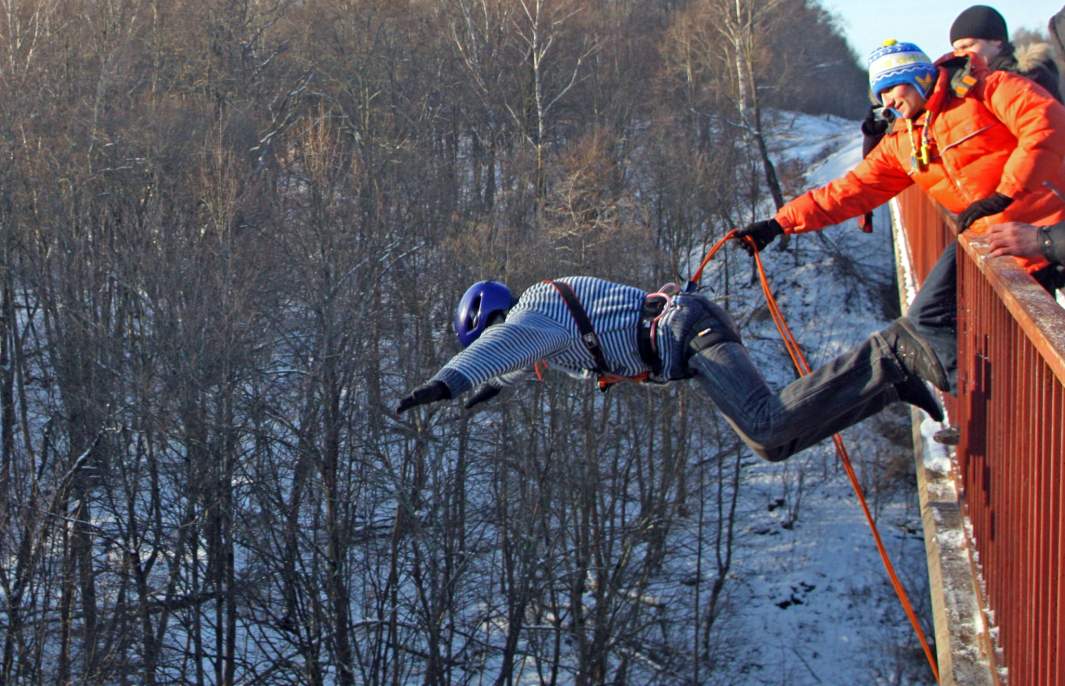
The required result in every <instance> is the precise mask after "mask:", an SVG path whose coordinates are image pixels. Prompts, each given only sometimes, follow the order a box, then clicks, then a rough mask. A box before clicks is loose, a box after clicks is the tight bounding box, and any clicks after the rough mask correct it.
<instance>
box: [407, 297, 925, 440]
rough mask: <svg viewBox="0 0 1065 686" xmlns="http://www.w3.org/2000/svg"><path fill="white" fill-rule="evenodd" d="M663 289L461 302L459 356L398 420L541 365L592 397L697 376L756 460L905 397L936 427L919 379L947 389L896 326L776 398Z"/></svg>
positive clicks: (709, 308)
mask: <svg viewBox="0 0 1065 686" xmlns="http://www.w3.org/2000/svg"><path fill="white" fill-rule="evenodd" d="M678 290H679V289H677V288H676V286H675V285H673V284H670V285H669V287H664V288H663V289H661V290H660V291H658V292H656V293H647V292H645V291H642V290H640V289H638V288H633V287H631V286H625V285H623V284H618V283H613V282H610V281H604V280H602V279H597V278H593V277H589V276H572V277H565V278H561V279H555V280H546V281H543V282H541V283H538V284H536V285H534V286H532V287H530V288H529V289H528V290H526V291H525V292H524V293H523V294H522V296H521V298H520V299H518V300H515V299H514V297H513V296H512V295H511V292H510V290H509V289H508V288H507V287H506V286H505V285H503V284H502V283H499V282H497V281H480V282H478V283H475V284H474V285H473V286H471V287H470V288H469V289H468V290H467V291H466V293H465V294H464V295H463V296H462V299H461V300H460V302H459V305H458V307H457V308H456V311H455V321H454V324H455V331H456V333H457V334H458V338H459V343H460V345H461V346H462V347H463V348H464V349H463V350H462V351H461V352H460V353H459V354H457V355H455V357H453V358H452V359H451V360H450V361H449V362H448V363H447V364H445V365H444V367H443V368H442V369H441V370H440V371H439V372H437V373H436V375H435V376H433V378H432V379H430V380H429V382H428V383H426V384H425V385H423V386H420V387H419V388H417V389H415V390H414V391H413V392H411V393H410V394H409V395H408V396H406V397H405V398H403V399H402V400H401V401H400V403H399V406H398V407H397V410H396V411H397V412H405V411H407V410H409V409H410V408H412V407H415V406H417V405H422V404H425V403H431V402H436V401H440V400H448V399H451V398H455V397H457V396H458V395H459V394H461V393H464V392H466V391H468V390H470V389H473V388H474V387H476V386H478V385H479V388H477V390H476V391H474V393H473V395H472V396H471V397H470V398H469V400H468V401H467V403H466V407H467V408H470V407H472V406H474V405H476V404H478V403H480V402H483V401H485V400H488V399H490V398H492V397H494V396H495V395H496V394H498V393H499V391H500V390H501V389H502V388H503V387H504V386H507V385H511V384H513V383H515V382H516V381H517V380H518V379H525V378H528V375H529V370H531V369H533V368H535V367H536V366H538V365H540V364H541V363H546V364H547V365H549V366H550V367H551V368H554V369H558V370H561V371H564V372H567V373H569V374H570V375H572V376H577V377H580V378H596V379H598V381H599V384H600V388H604V389H605V387H606V386H608V385H609V384H611V383H613V382H614V381H617V380H620V379H633V380H638V381H647V382H651V383H660V384H665V383H670V382H673V381H678V380H681V379H689V378H694V379H695V380H696V381H697V382H698V384H699V386H700V387H701V389H702V390H703V391H704V392H705V393H706V395H707V396H708V397H709V398H710V400H712V401H713V402H714V404H715V405H717V407H718V409H719V410H720V411H721V413H722V414H723V415H724V416H725V418H726V419H727V420H728V422H729V423H730V424H731V425H732V428H733V429H734V430H735V431H736V433H737V434H738V435H739V436H740V438H742V439H743V441H744V442H745V443H746V444H747V445H748V446H750V447H751V449H752V450H754V451H755V452H756V453H757V454H758V455H760V456H762V457H763V458H765V459H767V460H773V461H776V460H783V459H784V458H786V457H789V456H791V455H793V454H795V453H797V452H799V451H800V450H803V449H804V448H807V447H809V446H811V445H813V444H814V443H817V442H818V441H820V440H822V439H824V438H827V437H829V436H831V435H832V434H834V433H836V432H838V431H840V430H842V429H844V428H846V427H848V426H850V425H852V424H854V423H856V422H859V421H861V420H862V419H865V418H866V417H868V416H870V415H872V414H875V413H876V412H879V411H880V410H881V409H883V408H884V407H885V406H887V405H888V404H890V403H892V402H895V401H897V400H901V401H904V402H908V403H911V404H913V405H916V406H917V407H920V408H921V409H923V410H925V411H926V412H927V413H928V414H929V415H930V416H931V417H932V418H933V419H935V420H936V421H942V419H943V415H942V411H941V410H940V408H939V404H938V403H937V402H936V400H935V398H934V397H933V396H932V394H931V393H930V392H929V390H928V388H927V387H926V386H925V385H924V382H923V381H922V379H927V380H930V381H932V382H933V383H934V384H936V385H937V386H940V387H944V386H945V374H944V372H943V368H942V366H941V365H940V363H939V361H938V359H937V358H936V356H935V354H934V353H932V352H931V349H930V348H928V346H927V345H926V344H924V343H923V342H922V341H921V340H920V339H919V338H917V337H915V336H914V335H913V334H912V332H911V331H910V330H909V329H908V328H906V327H905V326H904V325H903V324H899V323H898V322H896V323H893V324H892V325H891V326H889V327H888V328H886V329H884V330H883V331H880V332H878V333H876V334H873V335H872V336H870V337H869V338H868V339H867V340H866V341H865V342H864V343H862V344H861V345H859V346H857V347H856V348H854V349H853V350H851V351H850V352H847V353H844V354H843V355H840V356H839V357H837V358H836V359H835V360H833V361H831V362H829V363H828V364H826V365H825V366H824V367H821V368H820V369H818V370H817V371H815V372H814V373H813V374H810V375H808V376H805V377H802V378H800V379H797V380H795V381H793V382H792V383H791V384H789V385H788V386H787V387H786V388H784V390H782V391H781V392H780V393H775V392H773V391H772V390H771V389H770V388H769V386H768V385H766V382H765V379H763V378H762V375H761V374H760V373H759V372H758V370H757V369H756V368H755V366H754V364H753V363H752V362H751V359H750V356H749V355H748V353H747V349H746V348H745V347H744V346H743V343H742V341H741V340H740V335H739V332H738V331H737V330H736V326H735V324H734V323H733V321H732V318H731V317H729V315H728V314H727V313H726V312H725V311H724V310H723V309H722V308H720V307H718V306H717V305H715V304H714V303H712V302H710V301H709V300H708V299H707V298H705V297H704V296H702V295H699V294H696V293H679V292H678Z"/></svg>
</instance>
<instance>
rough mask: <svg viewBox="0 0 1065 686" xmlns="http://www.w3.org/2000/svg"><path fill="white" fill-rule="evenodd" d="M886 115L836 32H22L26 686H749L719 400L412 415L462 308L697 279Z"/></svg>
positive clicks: (689, 27) (209, 26)
mask: <svg viewBox="0 0 1065 686" xmlns="http://www.w3.org/2000/svg"><path fill="white" fill-rule="evenodd" d="M797 37H801V38H797ZM866 106H867V96H866V86H865V75H864V72H863V68H862V67H861V66H860V64H859V60H858V58H857V56H856V55H854V54H853V53H852V52H851V50H850V49H849V48H848V47H847V45H846V43H845V42H844V40H843V38H842V37H841V36H840V34H839V32H838V31H837V29H836V27H835V26H834V23H833V19H832V17H831V16H830V15H828V14H827V13H826V12H825V11H824V10H823V9H822V8H820V7H819V6H818V5H817V4H816V2H815V0H657V1H655V2H649V1H647V0H165V1H163V0H0V154H2V156H3V164H2V165H0V251H2V255H3V257H2V263H0V278H2V310H0V374H2V380H0V429H2V437H0V439H2V440H0V442H2V455H0V460H2V463H0V642H2V649H0V650H2V657H0V683H2V684H10V685H12V686H14V685H16V684H18V685H23V684H197V685H201V684H238V683H239V684H270V685H273V684H307V685H320V684H340V685H344V686H346V685H349V684H434V685H435V684H492V683H495V684H512V683H546V684H607V683H609V684H634V685H638V684H649V683H667V684H674V683H675V684H697V683H717V682H718V681H720V680H721V677H715V675H718V674H720V673H721V672H720V670H721V669H722V668H723V665H725V664H727V662H728V659H729V655H728V652H727V650H724V648H723V646H726V645H727V644H728V643H729V641H735V640H737V637H735V636H729V635H725V634H724V631H723V629H722V628H721V627H722V623H721V622H722V618H723V617H725V616H727V614H728V612H729V609H728V608H729V606H728V604H727V603H725V602H724V598H725V597H726V595H727V593H728V591H729V583H730V576H729V571H730V567H731V565H732V564H733V563H734V560H735V557H734V550H735V545H736V543H737V538H738V537H739V536H740V531H739V530H738V528H737V527H736V525H735V520H736V514H737V503H738V502H740V498H741V495H742V493H743V490H744V488H745V483H746V479H745V475H746V474H747V473H748V470H750V469H751V468H752V465H753V464H754V463H756V462H757V458H756V457H755V456H754V455H753V454H751V453H750V452H749V451H747V450H746V449H745V448H744V447H743V446H742V445H741V444H740V442H739V441H738V440H737V439H736V438H735V437H734V435H733V434H732V432H731V431H730V429H729V427H728V426H727V424H725V422H724V421H723V420H721V419H720V417H719V416H718V415H717V414H716V413H715V412H714V411H713V410H712V408H710V407H708V406H707V403H706V402H705V400H704V399H702V398H701V397H697V396H696V393H695V389H694V388H689V387H687V386H685V384H673V385H671V386H669V387H667V388H665V389H651V388H644V387H635V386H627V387H624V388H618V389H614V390H612V391H611V392H609V393H606V394H600V393H598V392H596V391H595V389H594V387H593V385H592V384H580V383H575V382H573V381H568V380H559V379H551V378H549V379H548V382H547V383H542V384H541V383H537V384H530V385H529V387H528V388H525V389H521V392H520V393H518V394H516V395H515V396H512V397H509V398H508V399H505V400H503V401H502V402H496V403H494V404H493V405H492V406H491V407H486V408H485V409H484V410H480V411H477V412H466V411H463V410H462V408H461V404H460V403H443V404H440V405H434V406H431V407H429V408H419V410H418V411H415V412H411V413H407V414H404V415H398V416H397V415H396V414H394V412H393V409H394V407H395V404H396V401H397V400H398V398H399V397H401V396H402V394H403V393H404V392H405V391H406V390H408V389H409V388H411V387H413V386H414V385H416V384H418V383H421V382H422V381H424V380H425V379H427V378H428V377H429V376H431V374H432V373H433V372H435V371H436V369H438V368H439V366H440V365H441V364H442V363H443V362H444V361H446V360H447V359H448V358H449V357H450V356H451V355H453V354H454V353H455V352H456V351H457V343H456V341H455V337H454V334H453V332H452V330H451V327H450V319H451V311H452V308H453V307H454V304H455V302H456V300H457V298H458V296H459V295H460V294H461V293H462V291H463V290H464V289H465V288H466V286H467V285H468V284H470V283H471V282H473V281H476V280H479V279H483V278H497V279H502V280H505V281H506V282H507V283H508V284H510V286H511V287H512V288H513V289H515V291H516V292H520V291H521V290H522V289H524V288H525V287H527V286H529V285H530V284H532V283H535V282H536V281H538V280H540V279H542V278H545V277H557V276H564V275H570V274H594V275H597V276H602V277H605V278H610V279H614V280H618V281H622V282H625V283H629V284H633V285H638V286H640V287H643V288H653V287H656V286H658V285H660V284H661V283H664V282H666V281H673V280H679V279H683V278H684V277H685V276H687V275H688V274H689V273H690V271H691V261H692V260H693V259H698V257H700V256H701V255H702V253H703V251H704V249H705V247H706V246H707V245H709V244H710V243H711V242H712V241H715V240H716V239H717V238H719V237H720V236H722V235H723V234H724V233H725V232H726V231H727V230H728V229H729V228H731V227H733V226H736V225H742V224H743V223H746V222H748V221H751V220H753V219H755V218H759V216H760V215H762V214H764V213H765V212H766V211H767V208H772V206H773V204H774V202H779V201H780V199H781V198H787V197H791V196H793V195H794V194H795V193H797V192H798V190H799V189H800V188H801V187H802V184H803V182H804V179H803V171H804V170H803V169H802V168H801V165H796V164H793V163H791V164H789V163H776V164H774V161H773V159H772V155H771V154H770V150H769V147H768V145H767V136H768V135H769V134H770V133H771V129H772V118H771V117H769V116H768V113H771V112H773V111H777V110H788V111H800V112H807V113H811V114H821V115H823V114H834V115H839V116H844V117H848V118H851V119H855V118H860V117H861V116H862V114H863V113H864V111H865V108H866ZM855 136H857V131H856V129H855ZM808 143H811V142H808ZM812 143H815V144H816V141H814V142H812ZM816 242H817V239H816V238H814V239H811V238H802V239H800V240H796V241H793V243H802V244H803V245H792V246H789V247H788V248H787V249H788V251H789V252H788V253H785V254H786V255H787V259H786V261H784V262H782V264H798V263H799V262H800V261H801V259H802V254H801V251H802V250H805V249H808V248H806V247H804V245H813V244H815V243H816ZM721 260H722V261H723V262H722V265H721V266H720V268H719V269H718V270H717V271H716V272H715V277H714V279H715V284H714V288H715V297H719V298H721V299H722V302H726V303H727V302H729V300H728V298H729V296H730V294H732V293H736V292H740V291H744V292H747V291H752V289H753V288H755V286H752V270H751V262H750V259H749V258H748V257H747V256H746V254H745V253H743V252H742V251H736V250H728V251H725V254H723V256H722V258H721ZM752 292H753V291H752ZM752 302H753V300H752ZM736 316H737V318H738V319H740V320H741V321H743V320H744V317H745V316H746V315H745V313H744V312H742V311H738V312H736ZM806 478H807V479H815V478H817V475H807V477H806ZM791 483H792V490H791V491H790V493H789V494H787V497H786V498H784V499H783V500H784V501H786V507H787V508H792V509H793V510H794V514H795V516H798V510H799V506H800V498H801V489H802V484H803V479H802V476H801V475H798V476H794V472H793V480H792V482H791ZM740 640H744V641H755V640H757V637H756V636H749V637H744V638H742V639H740ZM715 679H717V680H718V681H715Z"/></svg>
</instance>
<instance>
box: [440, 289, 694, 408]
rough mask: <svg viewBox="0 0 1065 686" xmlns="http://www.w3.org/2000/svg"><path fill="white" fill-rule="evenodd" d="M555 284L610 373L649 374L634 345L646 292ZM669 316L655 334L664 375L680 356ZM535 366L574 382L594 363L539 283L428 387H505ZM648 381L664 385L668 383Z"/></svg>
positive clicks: (590, 372)
mask: <svg viewBox="0 0 1065 686" xmlns="http://www.w3.org/2000/svg"><path fill="white" fill-rule="evenodd" d="M556 281H564V282H566V283H568V284H569V285H570V287H572V288H573V291H574V292H575V293H576V295H577V299H578V300H579V301H580V303H581V306H582V307H584V310H585V312H587V313H588V318H589V319H590V320H591V322H592V328H593V329H594V330H595V333H596V335H597V336H598V337H599V343H600V345H601V346H602V348H603V353H604V356H605V357H606V361H607V365H608V366H609V367H610V370H611V373H614V374H617V375H619V376H636V375H637V374H641V373H643V372H651V370H650V369H648V367H647V365H646V364H645V363H644V362H643V360H642V359H641V358H640V351H639V347H638V345H637V342H636V327H637V326H638V325H639V321H640V308H641V307H642V306H643V301H644V298H645V297H646V296H647V293H646V292H645V291H641V290H640V289H638V288H633V287H632V286H625V285H622V284H619V283H613V282H610V281H604V280H603V279H597V278H594V277H591V276H567V277H564V278H561V279H556ZM673 314H674V311H673V309H672V308H667V310H666V311H665V312H664V313H663V315H662V318H661V319H660V320H659V324H658V328H657V334H656V340H655V345H656V348H657V350H658V354H659V357H660V358H661V360H662V367H661V369H662V370H670V369H673V368H674V366H673V358H674V356H676V355H677V354H678V353H677V351H676V350H674V347H675V346H673V345H672V341H671V340H670V333H669V328H670V327H669V318H670V317H671V316H672V315H673ZM540 360H546V361H547V363H548V366H549V367H551V368H553V369H560V370H562V371H564V372H566V373H568V374H570V375H571V376H576V377H581V378H594V377H595V376H596V371H595V360H594V359H593V358H592V355H591V353H589V352H588V350H587V349H586V348H585V347H584V345H583V344H582V343H581V340H580V332H579V331H578V329H577V323H576V322H575V321H574V319H573V315H572V314H570V311H569V309H568V308H567V307H566V303H565V302H564V301H563V300H562V296H560V295H559V294H558V291H556V290H555V288H554V287H553V286H552V285H551V284H549V283H542V282H541V283H538V284H536V285H534V286H531V287H530V288H528V289H527V290H526V291H525V292H524V293H522V295H521V298H520V299H519V300H518V302H517V303H516V304H515V305H514V307H512V308H511V309H510V312H509V313H508V314H507V318H506V321H504V322H503V323H502V324H497V325H495V326H490V327H488V329H486V330H485V331H484V333H482V334H481V335H480V337H479V338H478V339H477V340H476V341H474V342H473V343H472V344H471V345H470V346H469V347H468V348H466V349H465V350H463V351H462V352H460V353H459V354H458V355H456V356H455V357H453V358H451V360H450V361H449V362H448V363H447V364H446V365H444V367H443V368H442V369H441V370H440V371H439V372H437V373H436V375H435V376H434V377H433V380H434V381H443V382H444V383H445V384H447V387H448V389H449V390H450V391H451V395H452V397H455V396H457V395H458V394H459V393H462V392H463V391H466V390H468V389H470V388H472V387H474V386H477V385H478V384H481V383H484V382H486V381H489V380H491V381H492V383H493V384H495V385H497V386H504V385H507V384H508V383H510V382H512V381H513V380H514V379H515V378H516V377H520V376H523V375H522V374H518V375H515V374H513V372H521V371H524V370H528V369H530V368H531V367H532V366H533V365H534V364H535V363H536V362H538V361H540ZM662 374H668V372H666V371H663V372H662ZM652 380H654V381H660V382H663V381H668V380H669V378H668V377H664V378H663V377H652Z"/></svg>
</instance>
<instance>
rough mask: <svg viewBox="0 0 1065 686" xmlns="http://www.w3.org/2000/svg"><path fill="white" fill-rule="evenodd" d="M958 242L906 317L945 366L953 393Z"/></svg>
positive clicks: (930, 274)
mask: <svg viewBox="0 0 1065 686" xmlns="http://www.w3.org/2000/svg"><path fill="white" fill-rule="evenodd" d="M957 252H958V242H957V241H953V242H951V244H950V245H948V246H947V247H946V248H945V249H944V250H943V254H942V255H940V256H939V259H938V260H936V263H935V265H934V266H933V267H932V269H931V271H929V272H928V276H927V277H926V278H925V280H924V283H923V284H921V288H920V290H919V291H917V295H916V296H914V299H913V302H912V303H910V309H909V310H907V311H906V316H907V317H908V318H909V320H910V321H911V322H912V323H913V326H914V329H916V330H917V333H919V334H920V335H921V337H922V338H923V339H925V340H926V341H927V342H928V344H929V345H931V346H932V349H933V350H935V352H936V356H937V357H939V361H940V362H941V363H942V364H943V371H945V372H946V373H947V380H948V381H949V382H950V388H951V391H953V390H954V387H955V386H954V377H955V374H956V373H957V371H958V294H957V284H958V265H957Z"/></svg>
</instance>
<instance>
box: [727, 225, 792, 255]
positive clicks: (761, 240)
mask: <svg viewBox="0 0 1065 686" xmlns="http://www.w3.org/2000/svg"><path fill="white" fill-rule="evenodd" d="M783 233H784V229H783V228H782V227H781V226H780V224H778V223H777V220H776V219H766V220H763V221H760V222H754V223H753V224H748V225H747V226H745V227H743V228H742V229H740V230H739V231H737V232H736V238H738V239H740V245H742V246H743V249H744V250H746V251H747V252H748V253H750V254H751V255H753V254H754V253H756V252H762V251H763V250H765V246H767V245H769V244H770V243H772V242H773V239H774V238H776V237H777V236H779V235H781V234H783ZM748 236H750V237H751V239H753V240H754V244H755V249H754V250H753V251H752V250H751V246H750V245H749V244H748V243H747V241H745V240H743V239H744V238H746V237H748Z"/></svg>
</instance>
